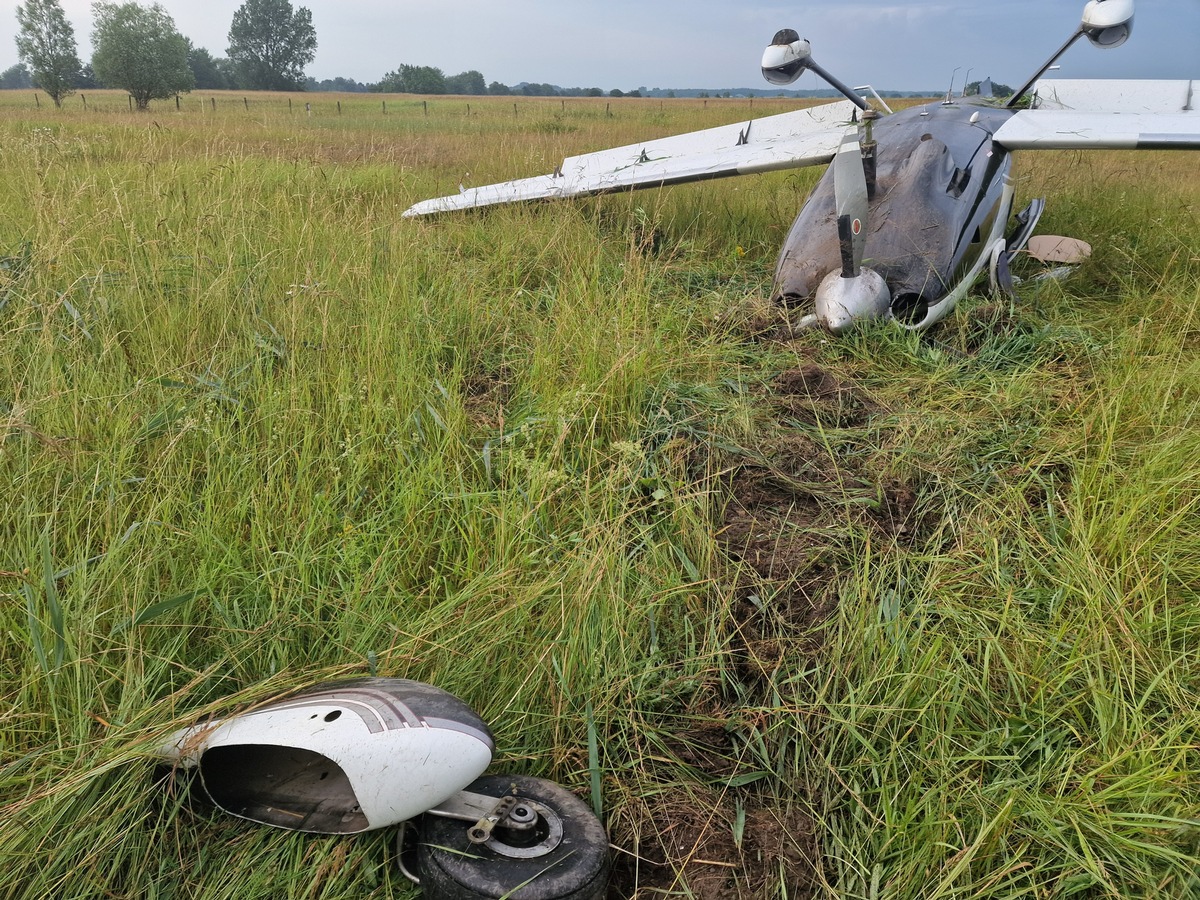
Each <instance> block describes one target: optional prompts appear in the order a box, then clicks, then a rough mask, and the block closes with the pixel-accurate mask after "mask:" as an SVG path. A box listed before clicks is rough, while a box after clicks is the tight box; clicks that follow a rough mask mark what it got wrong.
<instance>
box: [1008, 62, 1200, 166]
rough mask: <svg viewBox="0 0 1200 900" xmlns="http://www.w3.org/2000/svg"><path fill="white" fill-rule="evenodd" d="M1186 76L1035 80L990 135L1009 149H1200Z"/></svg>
mask: <svg viewBox="0 0 1200 900" xmlns="http://www.w3.org/2000/svg"><path fill="white" fill-rule="evenodd" d="M1193 85H1194V83H1193V82H1191V81H1154V80H1138V81H1119V80H1107V79H1094V80H1086V81H1084V80H1080V81H1039V82H1038V84H1037V87H1036V89H1035V93H1034V101H1033V106H1032V108H1031V109H1023V110H1020V111H1018V112H1016V113H1014V114H1013V116H1012V118H1011V119H1009V120H1008V121H1007V122H1005V123H1004V124H1003V125H1002V126H1001V127H1000V128H998V129H996V133H995V134H994V135H993V136H992V137H993V139H994V140H995V141H996V143H997V144H1000V145H1001V146H1002V147H1006V148H1008V149H1009V150H1038V149H1041V150H1075V149H1098V150H1101V149H1115V150H1121V149H1129V150H1164V149H1165V150H1173V149H1200V109H1197V108H1196V106H1195V103H1194V102H1193Z"/></svg>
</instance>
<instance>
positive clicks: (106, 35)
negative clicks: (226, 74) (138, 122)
mask: <svg viewBox="0 0 1200 900" xmlns="http://www.w3.org/2000/svg"><path fill="white" fill-rule="evenodd" d="M92 12H93V13H94V14H95V16H96V24H95V30H94V31H93V32H92V45H93V46H94V47H95V48H96V49H95V52H94V53H93V54H92V68H93V69H95V71H96V77H97V78H99V79H100V80H101V81H102V82H104V85H105V86H106V87H113V88H121V89H123V90H126V91H129V94H130V96H131V97H133V102H134V103H136V104H137V108H138V109H146V108H147V107H148V106H149V105H150V101H151V100H161V99H164V98H166V97H173V96H174V95H176V94H179V93H183V92H186V91H190V90H191V89H192V87H193V86H194V85H195V78H193V76H192V70H191V69H190V68H189V67H188V49H189V47H190V44H189V42H188V39H187V38H185V37H184V36H183V35H182V34H180V33H179V32H178V31H177V30H176V28H175V20H174V19H172V18H171V17H170V16H169V15H168V14H167V11H166V10H164V9H163V8H162V6H160V5H159V4H157V3H155V4H154V5H152V6H149V7H145V6H139V5H138V4H136V3H119V4H118V3H93V4H92Z"/></svg>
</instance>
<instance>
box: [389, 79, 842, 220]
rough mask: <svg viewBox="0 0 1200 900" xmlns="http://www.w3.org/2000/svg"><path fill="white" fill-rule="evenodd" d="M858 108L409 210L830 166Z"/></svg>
mask: <svg viewBox="0 0 1200 900" xmlns="http://www.w3.org/2000/svg"><path fill="white" fill-rule="evenodd" d="M854 113H855V108H854V105H853V104H852V103H850V102H849V101H844V100H843V101H839V102H836V103H827V104H823V105H821V106H815V107H812V108H809V109H801V110H795V111H794V112H788V113H781V114H779V115H775V116H764V117H763V118H760V119H751V120H750V121H748V122H746V123H744V124H736V125H721V126H718V127H716V128H708V129H705V130H704V131H694V132H691V133H688V134H680V135H675V136H673V137H667V138H663V139H661V140H657V141H645V142H643V143H640V144H630V145H628V146H626V147H617V148H616V149H613V150H601V151H598V152H596V153H584V154H581V155H579V156H570V157H567V159H565V160H564V161H563V163H562V165H561V166H560V167H559V169H558V171H557V172H555V173H554V174H552V175H537V176H534V177H533V178H519V179H517V180H515V181H505V182H502V183H500V184H492V185H486V186H484V187H477V188H469V189H466V190H464V191H463V192H462V193H460V194H456V195H452V196H449V197H439V198H436V199H433V200H425V201H422V202H421V203H417V204H415V205H414V206H412V207H410V208H409V209H408V210H406V211H405V212H404V215H405V216H406V217H410V216H421V215H427V214H430V213H440V212H451V211H454V210H461V209H472V208H474V207H478V206H491V205H493V204H496V203H516V202H519V201H522V200H556V199H562V198H565V197H578V196H583V195H585V194H599V193H605V192H607V191H617V190H629V189H632V188H639V187H658V186H660V185H665V184H679V183H681V182H685V181H700V180H704V179H709V178H721V177H724V176H729V175H746V174H749V173H751V172H767V171H771V170H773V169H793V168H801V167H803V166H815V165H823V164H825V163H828V162H829V161H830V160H831V159H833V155H834V153H836V152H837V148H838V144H839V142H840V141H841V138H842V135H843V133H844V132H845V126H846V123H847V122H849V121H850V120H851V118H852V117H853V115H854Z"/></svg>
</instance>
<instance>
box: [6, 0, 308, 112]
mask: <svg viewBox="0 0 1200 900" xmlns="http://www.w3.org/2000/svg"><path fill="white" fill-rule="evenodd" d="M16 13H17V35H16V42H17V56H18V57H19V59H20V62H19V63H18V64H17V65H16V66H13V67H12V68H10V69H8V70H7V71H5V72H4V73H2V74H0V87H10V86H11V87H24V86H26V85H25V84H22V82H23V81H25V79H28V86H30V87H36V88H40V89H41V90H42V91H44V92H45V93H46V94H47V95H49V97H50V98H51V99H52V100H53V101H54V103H55V105H56V106H61V105H62V101H63V99H64V98H65V97H68V96H70V95H71V94H72V93H74V92H75V91H76V90H77V89H79V88H87V87H110V88H118V89H121V90H125V91H128V92H129V95H130V97H132V98H133V100H134V102H135V103H136V104H137V107H138V109H146V108H147V107H148V106H149V104H150V101H151V100H160V99H164V98H167V97H172V96H175V95H177V94H181V93H186V92H187V91H190V90H193V89H194V88H196V87H201V88H204V87H209V88H212V87H218V86H219V87H238V88H243V89H246V90H269V91H288V90H303V89H304V88H305V86H306V79H305V77H304V68H305V66H307V65H308V64H309V63H311V62H312V61H313V58H314V57H315V56H316V51H317V34H316V30H315V29H314V28H313V24H312V13H311V12H310V11H309V10H308V9H305V8H304V7H300V8H299V9H293V7H292V4H291V3H290V2H288V0H246V2H245V3H243V4H242V5H241V6H239V7H238V9H237V10H236V11H235V12H234V14H233V21H232V22H231V23H230V26H229V48H228V50H227V51H226V53H228V57H227V58H224V59H215V58H214V57H213V56H212V55H211V54H210V53H209V52H208V51H207V50H205V49H204V48H202V47H194V46H193V45H192V42H191V41H189V40H188V39H187V38H186V37H184V36H183V35H182V34H180V33H179V30H178V29H177V28H176V27H175V21H174V19H172V18H171V16H170V15H169V14H168V13H167V11H166V10H165V9H163V7H162V5H161V4H159V3H153V4H151V5H149V6H143V5H141V4H139V3H134V2H126V3H115V2H96V3H93V4H92V15H93V17H94V21H93V25H92V46H93V48H94V49H93V52H92V59H91V61H90V62H89V63H87V64H84V63H83V62H82V61H81V60H80V58H79V53H78V50H77V47H76V43H75V30H74V29H73V28H72V27H71V23H70V22H68V21H67V17H66V15H65V14H64V13H63V9H62V5H61V3H60V2H59V0H26V2H24V3H19V4H17V9H16ZM14 82H15V83H14ZM213 82H220V83H219V85H217V84H214V83H213Z"/></svg>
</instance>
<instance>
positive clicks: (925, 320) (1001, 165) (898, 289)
mask: <svg viewBox="0 0 1200 900" xmlns="http://www.w3.org/2000/svg"><path fill="white" fill-rule="evenodd" d="M1013 112H1014V111H1013V110H1011V109H1002V108H996V107H991V106H985V105H977V104H975V103H971V102H964V101H959V102H952V103H931V104H928V105H925V106H919V107H913V108H911V109H907V110H902V111H900V112H896V113H893V114H891V115H887V116H883V117H882V118H879V119H877V120H876V121H875V124H874V127H873V128H874V138H875V141H876V142H877V144H878V151H877V178H876V188H875V192H874V196H873V199H872V200H871V201H870V207H869V215H868V217H867V221H868V224H867V229H866V230H867V236H866V244H865V251H864V258H863V265H864V266H867V267H870V268H871V269H873V270H874V271H876V272H878V273H879V275H881V276H882V277H883V279H884V281H885V282H886V283H887V286H888V288H889V289H890V291H891V313H892V316H893V317H894V318H895V319H896V320H897V321H898V322H900V323H901V324H902V325H905V326H906V327H909V328H924V327H928V325H930V324H932V323H933V322H934V321H937V320H938V319H940V318H942V316H943V315H945V314H946V313H947V312H949V308H951V307H953V305H954V304H955V303H956V302H957V301H958V299H959V298H960V297H961V296H962V295H963V294H965V293H966V291H967V290H968V289H969V288H970V286H971V284H973V283H974V282H975V280H976V279H977V278H978V277H979V276H980V275H981V274H982V273H983V272H984V270H985V269H986V268H987V266H988V263H989V260H990V258H991V256H992V254H993V253H994V252H996V250H997V246H996V245H997V241H999V240H1002V239H1003V236H1004V229H1005V227H1006V223H1007V221H1008V218H1009V214H1010V213H1011V211H1012V201H1013V188H1012V180H1011V177H1010V173H1011V168H1012V156H1011V154H1010V153H1009V152H1008V151H1007V150H1005V149H1004V148H1003V147H1000V146H999V145H996V144H994V143H993V141H992V134H993V133H994V132H995V131H996V129H997V128H999V127H1000V126H1001V125H1002V124H1004V122H1006V121H1008V119H1009V118H1010V117H1011V116H1012V115H1013ZM836 220H837V213H836V209H835V190H834V168H833V167H830V168H829V169H828V170H827V171H826V173H825V175H824V176H823V177H822V178H821V180H820V181H819V182H818V184H817V186H816V188H814V190H813V193H812V194H811V195H810V197H809V199H808V201H807V202H806V203H805V205H804V207H803V208H802V209H801V210H800V214H799V215H798V216H797V217H796V220H795V222H794V223H793V224H792V227H791V230H790V231H789V233H788V236H787V239H786V241H785V242H784V245H783V249H782V251H781V252H780V255H779V261H778V264H777V267H776V273H775V287H774V292H773V293H774V296H775V297H776V298H778V299H780V300H781V301H782V302H784V303H785V304H787V305H789V306H792V307H795V306H802V305H803V304H804V303H806V302H809V301H811V300H812V299H813V297H814V295H815V294H816V291H817V287H818V286H819V285H820V283H821V281H822V279H824V278H825V276H826V275H828V274H829V273H830V272H831V271H833V270H835V269H838V268H839V267H840V264H841V263H840V260H841V257H840V250H839V242H838V231H837V226H836Z"/></svg>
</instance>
